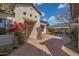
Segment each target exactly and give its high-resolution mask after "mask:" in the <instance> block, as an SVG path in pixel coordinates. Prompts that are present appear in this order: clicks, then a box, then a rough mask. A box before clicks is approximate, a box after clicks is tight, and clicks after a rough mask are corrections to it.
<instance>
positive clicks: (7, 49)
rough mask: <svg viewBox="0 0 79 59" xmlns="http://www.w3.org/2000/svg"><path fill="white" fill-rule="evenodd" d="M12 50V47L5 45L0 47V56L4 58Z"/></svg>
mask: <svg viewBox="0 0 79 59" xmlns="http://www.w3.org/2000/svg"><path fill="white" fill-rule="evenodd" d="M12 50H13V45H6V46H1V47H0V56H5V55H8V54H10V53H11V52H12Z"/></svg>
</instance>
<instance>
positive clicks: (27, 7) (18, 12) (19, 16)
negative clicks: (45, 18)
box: [14, 4, 40, 39]
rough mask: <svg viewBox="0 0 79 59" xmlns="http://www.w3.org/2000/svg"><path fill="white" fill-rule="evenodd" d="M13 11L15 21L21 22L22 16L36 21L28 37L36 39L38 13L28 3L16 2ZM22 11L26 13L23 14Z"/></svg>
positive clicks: (38, 24)
mask: <svg viewBox="0 0 79 59" xmlns="http://www.w3.org/2000/svg"><path fill="white" fill-rule="evenodd" d="M30 8H32V9H33V10H31V9H30ZM14 12H15V19H16V21H17V22H23V21H24V20H23V19H24V18H26V19H30V20H36V21H37V22H36V24H35V26H34V28H33V30H32V33H31V35H30V37H32V38H35V39H36V35H37V31H36V27H40V14H39V13H38V12H37V11H36V10H35V9H34V8H33V7H32V6H31V5H29V4H16V7H15V9H14ZM23 12H26V15H24V14H23ZM30 14H32V17H30ZM35 16H37V18H35Z"/></svg>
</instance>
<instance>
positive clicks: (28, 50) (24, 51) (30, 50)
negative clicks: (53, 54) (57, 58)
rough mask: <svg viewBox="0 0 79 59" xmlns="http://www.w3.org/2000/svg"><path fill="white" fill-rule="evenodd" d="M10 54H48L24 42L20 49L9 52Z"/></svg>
mask: <svg viewBox="0 0 79 59" xmlns="http://www.w3.org/2000/svg"><path fill="white" fill-rule="evenodd" d="M10 56H49V54H46V53H45V52H43V51H41V50H40V49H38V48H37V47H35V46H33V45H31V44H29V43H26V44H25V45H23V46H22V47H21V48H20V49H17V50H16V51H14V52H13V53H11V54H10Z"/></svg>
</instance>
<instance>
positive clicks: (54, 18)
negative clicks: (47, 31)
mask: <svg viewBox="0 0 79 59" xmlns="http://www.w3.org/2000/svg"><path fill="white" fill-rule="evenodd" d="M47 21H48V23H49V25H50V26H52V25H54V24H56V17H55V16H50V17H49V19H48V20H47Z"/></svg>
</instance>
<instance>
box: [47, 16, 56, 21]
mask: <svg viewBox="0 0 79 59" xmlns="http://www.w3.org/2000/svg"><path fill="white" fill-rule="evenodd" d="M53 19H56V18H55V16H50V17H49V19H48V21H52V20H53Z"/></svg>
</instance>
